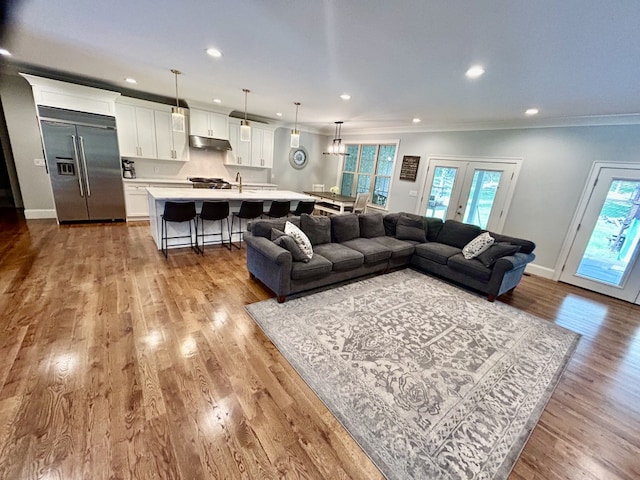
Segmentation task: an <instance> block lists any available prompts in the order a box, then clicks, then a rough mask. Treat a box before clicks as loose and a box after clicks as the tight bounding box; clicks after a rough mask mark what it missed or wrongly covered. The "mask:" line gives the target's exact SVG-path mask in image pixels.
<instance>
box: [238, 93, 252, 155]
mask: <svg viewBox="0 0 640 480" xmlns="http://www.w3.org/2000/svg"><path fill="white" fill-rule="evenodd" d="M242 91H243V92H244V120H241V121H240V141H241V142H250V141H251V127H250V126H249V122H248V121H247V95H248V94H249V93H250V92H251V90H249V89H247V88H243V89H242Z"/></svg>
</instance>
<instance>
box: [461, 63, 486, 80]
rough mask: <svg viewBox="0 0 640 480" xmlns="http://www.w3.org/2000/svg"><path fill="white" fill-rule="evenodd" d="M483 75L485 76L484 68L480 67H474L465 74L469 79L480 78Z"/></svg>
mask: <svg viewBox="0 0 640 480" xmlns="http://www.w3.org/2000/svg"><path fill="white" fill-rule="evenodd" d="M483 74H484V68H483V67H482V66H480V65H473V66H472V67H471V68H469V70H467V72H466V73H465V75H466V76H467V78H478V77H481V76H482V75H483Z"/></svg>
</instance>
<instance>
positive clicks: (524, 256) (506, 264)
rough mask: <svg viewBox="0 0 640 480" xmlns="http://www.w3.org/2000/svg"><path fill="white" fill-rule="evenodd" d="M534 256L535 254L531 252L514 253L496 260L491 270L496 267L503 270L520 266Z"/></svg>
mask: <svg viewBox="0 0 640 480" xmlns="http://www.w3.org/2000/svg"><path fill="white" fill-rule="evenodd" d="M534 258H536V256H535V255H534V254H533V253H520V252H518V253H514V254H513V255H509V256H507V257H502V258H499V259H498V260H496V263H495V265H494V266H493V270H494V271H495V270H496V269H498V270H500V271H503V272H506V271H508V270H513V269H515V268H518V267H521V266H526V265H527V263H529V262H532V261H533V259H534Z"/></svg>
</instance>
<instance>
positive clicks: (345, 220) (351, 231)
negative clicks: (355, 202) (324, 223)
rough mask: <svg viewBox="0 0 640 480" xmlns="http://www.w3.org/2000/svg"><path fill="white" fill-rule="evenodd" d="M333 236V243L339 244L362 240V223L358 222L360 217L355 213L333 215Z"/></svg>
mask: <svg viewBox="0 0 640 480" xmlns="http://www.w3.org/2000/svg"><path fill="white" fill-rule="evenodd" d="M331 236H332V237H333V241H334V242H337V243H342V242H347V241H349V240H353V239H355V238H360V222H359V221H358V215H356V214H355V213H347V214H345V215H332V216H331Z"/></svg>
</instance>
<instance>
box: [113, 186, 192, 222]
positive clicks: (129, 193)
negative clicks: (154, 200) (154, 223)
mask: <svg viewBox="0 0 640 480" xmlns="http://www.w3.org/2000/svg"><path fill="white" fill-rule="evenodd" d="M149 187H156V188H193V186H192V185H191V184H180V183H177V184H176V183H156V182H153V183H131V182H125V184H124V203H125V207H126V210H127V220H128V221H136V220H147V219H148V218H149V200H148V196H147V188H149Z"/></svg>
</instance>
